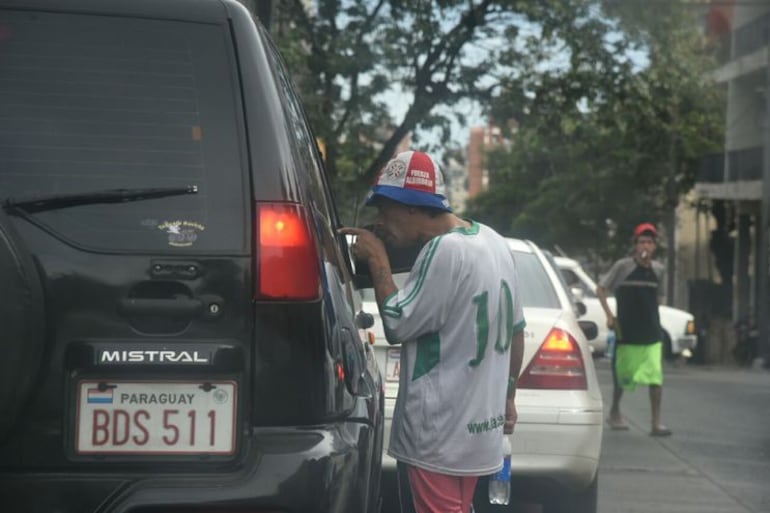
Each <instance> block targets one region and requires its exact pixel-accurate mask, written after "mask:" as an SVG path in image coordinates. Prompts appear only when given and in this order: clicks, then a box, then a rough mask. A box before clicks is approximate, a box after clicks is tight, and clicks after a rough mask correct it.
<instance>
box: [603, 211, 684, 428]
mask: <svg viewBox="0 0 770 513" xmlns="http://www.w3.org/2000/svg"><path fill="white" fill-rule="evenodd" d="M657 237H658V232H657V230H656V229H655V225H653V224H651V223H642V224H640V225H638V226H637V227H636V228H635V229H634V234H633V243H634V248H633V253H632V255H631V256H629V257H625V258H622V259H620V260H618V261H617V262H615V264H614V265H613V266H612V268H611V269H610V272H609V273H608V274H607V275H606V276H605V277H604V279H603V280H601V283H600V284H599V286H598V287H597V289H596V295H597V296H598V297H599V301H600V302H601V304H602V308H603V309H604V313H605V314H606V315H607V327H608V328H610V329H614V330H615V337H616V342H615V351H614V355H613V359H612V367H613V377H614V379H613V382H614V385H613V393H612V407H611V409H610V417H609V419H608V423H609V425H610V427H611V428H612V429H616V430H624V429H628V424H626V422H625V419H624V418H623V415H622V414H621V412H620V400H621V399H622V397H623V391H624V390H629V391H633V390H635V389H636V387H637V386H638V385H648V386H649V393H650V409H651V411H652V416H651V421H652V422H651V428H650V435H651V436H669V435H670V434H671V430H670V429H669V428H667V427H666V426H664V425H663V424H662V423H661V420H660V404H661V400H662V396H663V342H662V340H663V337H662V332H661V328H660V317H659V314H658V305H659V304H660V300H661V298H662V295H663V294H662V291H663V287H662V284H663V283H664V274H665V267H664V266H663V264H661V263H660V262H657V261H654V260H652V256H653V253H654V252H655V248H656V241H657ZM608 293H609V294H614V295H615V300H616V304H617V316H615V315H614V314H613V312H612V310H610V307H609V305H608V304H607V295H608Z"/></svg>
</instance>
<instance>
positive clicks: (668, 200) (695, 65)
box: [470, 1, 724, 260]
mask: <svg viewBox="0 0 770 513" xmlns="http://www.w3.org/2000/svg"><path fill="white" fill-rule="evenodd" d="M645 5H646V4H645ZM569 6H570V7H571V9H565V10H564V11H562V14H563V15H561V16H558V15H557V16H554V17H553V18H552V22H553V23H552V24H551V25H542V26H541V27H540V30H539V31H536V32H535V34H533V35H532V37H531V38H530V39H529V40H528V41H527V42H526V44H527V48H528V49H529V52H527V55H528V59H527V60H526V61H524V62H522V70H520V72H519V73H518V74H516V75H512V76H511V77H509V79H508V80H507V83H506V84H505V87H504V88H503V92H502V93H501V94H500V95H499V96H498V97H497V98H496V100H495V104H494V106H493V109H492V110H493V113H494V115H495V118H497V119H515V120H516V121H517V125H516V126H517V132H516V133H515V134H514V133H511V134H510V137H511V141H512V144H511V146H510V148H508V149H502V150H497V151H495V152H493V153H492V154H490V155H489V157H488V166H487V167H488V168H489V170H490V182H491V184H493V186H492V187H491V189H492V192H489V193H488V194H486V195H483V196H482V197H480V198H478V199H477V200H476V201H475V202H473V203H472V205H471V208H470V213H471V215H474V216H476V217H478V218H480V219H481V220H488V221H489V222H491V223H492V224H493V225H494V226H496V227H497V228H498V229H500V230H502V231H503V232H505V233H509V234H512V235H516V236H520V237H527V238H532V239H534V240H536V241H537V242H539V243H541V244H543V245H546V246H550V245H552V244H559V245H560V246H561V247H563V248H565V249H568V250H571V251H575V252H580V253H587V252H595V256H596V257H597V258H601V259H604V260H608V259H614V258H617V257H618V256H620V255H622V254H623V253H624V252H625V251H627V250H628V247H629V237H628V234H629V233H631V229H632V227H633V225H634V224H636V223H638V222H640V221H653V222H656V223H660V222H661V221H665V220H667V214H669V213H671V212H673V209H674V208H675V206H676V205H677V204H678V202H679V198H680V196H681V194H682V193H683V192H685V191H687V190H689V189H690V188H691V187H692V184H693V181H694V176H695V172H696V167H697V163H698V159H699V158H700V157H701V156H702V155H704V154H705V153H708V152H710V151H714V150H715V149H717V148H719V147H721V143H722V123H721V119H723V118H722V116H721V113H720V108H719V106H721V105H724V102H723V101H722V100H721V99H720V92H719V91H718V89H717V88H716V87H715V86H713V85H712V84H709V83H708V82H707V81H706V80H705V79H704V76H705V74H706V72H707V71H709V70H711V69H713V67H714V63H713V62H712V60H711V59H710V57H709V53H708V51H707V49H706V48H705V47H704V40H703V38H702V37H701V36H700V34H699V33H698V31H697V19H696V14H697V13H695V12H694V11H693V10H692V8H691V6H690V5H689V4H687V3H683V2H677V1H672V2H660V3H656V4H655V7H656V8H655V10H654V14H653V15H643V14H641V12H643V11H644V9H641V7H642V6H641V3H640V2H608V5H607V6H604V7H603V6H602V4H601V3H600V2H599V1H594V2H571V3H569ZM645 9H647V7H645ZM559 56H561V59H559ZM543 62H551V63H554V64H553V65H552V66H549V67H543Z"/></svg>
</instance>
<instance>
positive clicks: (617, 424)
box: [607, 417, 628, 431]
mask: <svg viewBox="0 0 770 513" xmlns="http://www.w3.org/2000/svg"><path fill="white" fill-rule="evenodd" d="M607 425H608V426H610V429H612V430H613V431H628V424H626V421H625V420H623V419H613V418H611V417H610V418H608V419H607Z"/></svg>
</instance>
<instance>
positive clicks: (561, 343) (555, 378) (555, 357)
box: [517, 328, 588, 390]
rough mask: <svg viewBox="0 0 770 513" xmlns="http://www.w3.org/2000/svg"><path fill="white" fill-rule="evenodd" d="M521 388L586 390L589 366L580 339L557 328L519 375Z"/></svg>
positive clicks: (546, 338) (519, 386)
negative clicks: (578, 341) (582, 351)
mask: <svg viewBox="0 0 770 513" xmlns="http://www.w3.org/2000/svg"><path fill="white" fill-rule="evenodd" d="M517 386H518V388H539V389H559V390H585V389H586V388H588V384H587V382H586V369H585V365H584V364H583V355H582V354H581V353H580V346H578V343H577V341H576V340H575V339H574V338H573V337H572V335H570V334H569V333H567V332H566V331H564V330H561V329H559V328H554V329H552V330H551V331H550V333H548V336H547V337H545V342H543V344H542V345H541V346H540V349H538V351H537V353H536V354H535V357H534V358H532V361H531V362H530V364H529V365H528V366H527V368H526V370H525V371H524V372H523V373H522V375H521V376H520V377H519V381H518V385H517Z"/></svg>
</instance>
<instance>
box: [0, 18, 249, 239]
mask: <svg viewBox="0 0 770 513" xmlns="http://www.w3.org/2000/svg"><path fill="white" fill-rule="evenodd" d="M3 26H4V27H5V28H4V34H5V37H3V38H0V120H2V121H0V191H2V193H1V194H2V196H3V197H13V198H25V197H28V196H30V195H49V194H71V193H83V192H85V193H88V192H95V191H102V190H109V189H130V188H168V187H184V186H188V185H195V186H197V187H198V191H199V192H198V194H195V195H184V196H174V197H165V198H160V199H152V200H144V201H137V202H127V203H114V204H95V205H82V206H77V207H72V208H62V209H57V210H50V211H45V212H39V213H36V214H34V219H35V221H36V222H39V223H42V224H43V225H45V226H46V227H48V228H49V229H50V230H51V231H53V232H54V233H56V234H57V235H59V236H61V237H63V238H65V239H67V240H69V241H72V242H73V243H75V244H78V245H82V246H86V247H91V248H96V249H103V250H114V249H120V250H128V251H131V250H134V251H145V250H153V251H158V250H161V251H162V250H165V251H172V252H180V251H181V252H184V251H191V250H194V251H212V252H223V251H233V250H245V249H246V248H247V243H246V241H247V240H248V238H247V236H246V229H245V226H246V223H245V221H244V219H246V218H247V216H246V215H245V214H247V213H248V210H247V209H246V207H247V205H248V203H247V201H246V196H245V194H246V193H247V191H248V187H246V186H244V185H245V180H246V178H245V177H244V175H245V173H243V172H242V168H241V163H240V151H239V135H238V129H237V125H238V118H237V117H236V106H237V101H236V99H237V96H236V95H235V94H234V91H235V89H234V85H233V84H234V81H233V76H234V71H233V70H232V62H234V61H233V56H232V53H233V52H232V51H231V48H230V45H231V43H230V39H229V36H228V34H227V33H225V30H224V29H223V28H221V27H220V26H218V25H207V24H202V23H183V22H172V21H159V20H150V19H135V18H127V17H108V16H84V15H75V14H61V13H39V12H36V13H34V14H32V13H27V12H21V11H19V12H15V11H3Z"/></svg>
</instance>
